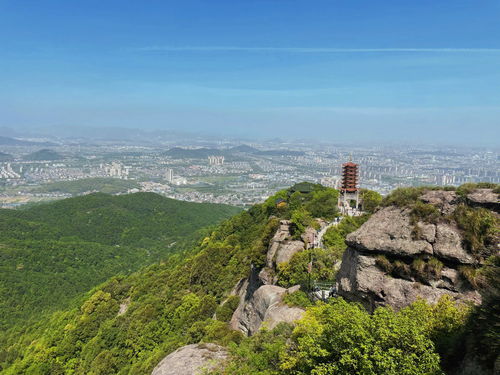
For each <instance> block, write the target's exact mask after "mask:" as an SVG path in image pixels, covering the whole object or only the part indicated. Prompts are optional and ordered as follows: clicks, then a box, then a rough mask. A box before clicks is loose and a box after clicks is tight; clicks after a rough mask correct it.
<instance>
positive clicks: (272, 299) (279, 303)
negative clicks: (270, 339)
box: [230, 285, 304, 336]
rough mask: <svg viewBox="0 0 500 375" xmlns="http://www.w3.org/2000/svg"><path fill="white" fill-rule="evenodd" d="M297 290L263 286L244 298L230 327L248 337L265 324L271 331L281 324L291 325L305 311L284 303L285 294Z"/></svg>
mask: <svg viewBox="0 0 500 375" xmlns="http://www.w3.org/2000/svg"><path fill="white" fill-rule="evenodd" d="M295 290H297V288H294V289H292V288H290V289H288V290H287V289H285V288H281V287H279V286H276V285H263V286H261V287H260V288H258V289H257V290H256V291H255V292H254V293H253V294H252V295H251V296H250V297H249V298H242V300H241V301H240V304H239V306H238V308H237V309H236V311H235V312H234V314H233V317H232V319H231V322H230V325H231V327H232V328H233V329H235V330H239V331H241V332H243V333H244V334H246V335H249V336H250V335H253V334H254V333H255V332H257V331H258V330H259V329H260V327H261V326H262V324H263V323H265V324H266V326H267V327H268V328H270V329H272V328H274V327H275V326H276V325H278V324H279V323H281V322H288V323H291V322H293V321H295V320H297V319H299V318H301V317H302V314H303V312H304V310H302V309H300V308H298V307H289V306H287V305H286V304H284V303H283V296H284V295H285V293H287V292H288V293H293V292H294V291H295Z"/></svg>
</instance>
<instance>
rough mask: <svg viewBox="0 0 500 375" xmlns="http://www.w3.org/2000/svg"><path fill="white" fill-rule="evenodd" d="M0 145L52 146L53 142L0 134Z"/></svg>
mask: <svg viewBox="0 0 500 375" xmlns="http://www.w3.org/2000/svg"><path fill="white" fill-rule="evenodd" d="M0 145H2V146H53V145H54V144H53V143H49V142H32V141H24V140H22V139H17V138H11V137H3V136H0Z"/></svg>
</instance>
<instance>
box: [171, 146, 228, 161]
mask: <svg viewBox="0 0 500 375" xmlns="http://www.w3.org/2000/svg"><path fill="white" fill-rule="evenodd" d="M223 154H224V152H223V151H222V150H218V149H216V148H205V147H202V148H182V147H174V148H171V149H170V150H168V151H166V152H165V153H164V155H166V156H170V157H171V158H174V159H206V158H207V157H209V156H210V155H223Z"/></svg>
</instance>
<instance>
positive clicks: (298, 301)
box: [283, 290, 312, 308]
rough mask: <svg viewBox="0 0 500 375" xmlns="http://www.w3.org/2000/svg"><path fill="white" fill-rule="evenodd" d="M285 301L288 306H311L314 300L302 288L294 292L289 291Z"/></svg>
mask: <svg viewBox="0 0 500 375" xmlns="http://www.w3.org/2000/svg"><path fill="white" fill-rule="evenodd" d="M283 302H285V303H286V304H287V305H288V306H290V307H293V306H298V307H303V308H306V307H309V306H312V302H311V300H310V299H309V297H308V296H307V294H306V293H305V292H303V291H301V290H297V291H296V292H293V293H290V294H289V293H287V294H285V296H284V297H283Z"/></svg>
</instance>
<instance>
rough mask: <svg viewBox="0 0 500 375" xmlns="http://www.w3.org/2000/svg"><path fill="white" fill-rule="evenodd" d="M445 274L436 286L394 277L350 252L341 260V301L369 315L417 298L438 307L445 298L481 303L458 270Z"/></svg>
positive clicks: (373, 260) (366, 257) (371, 260)
mask: <svg viewBox="0 0 500 375" xmlns="http://www.w3.org/2000/svg"><path fill="white" fill-rule="evenodd" d="M442 274H443V277H442V279H440V280H439V281H436V282H435V283H433V285H424V284H422V283H420V282H417V281H415V280H413V281H410V280H405V279H402V278H395V277H391V276H389V275H387V274H386V273H385V272H384V271H383V270H381V269H380V268H379V267H378V266H377V264H376V258H375V257H373V256H370V255H363V254H362V253H361V252H359V251H356V250H355V249H352V248H349V249H347V250H346V252H345V253H344V256H343V259H342V266H341V268H340V271H339V273H338V276H337V280H338V285H337V288H338V293H339V294H340V295H341V296H342V297H344V298H346V299H348V300H350V301H356V302H361V303H362V304H363V305H364V306H365V307H366V308H367V309H368V310H370V311H373V310H374V309H375V308H376V307H378V306H383V305H390V306H392V307H394V308H395V309H401V308H403V307H405V306H407V305H409V304H411V303H412V302H415V301H416V300H417V299H418V298H424V299H426V300H427V301H429V302H431V303H435V302H437V301H438V300H439V298H440V297H441V296H443V295H445V294H447V295H449V296H450V297H452V298H453V299H456V300H468V301H472V302H474V303H480V301H481V297H480V295H479V293H477V292H476V291H474V290H472V289H470V288H466V287H464V285H463V283H462V282H461V281H459V278H458V274H457V272H456V270H454V269H448V268H445V269H443V271H442Z"/></svg>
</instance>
